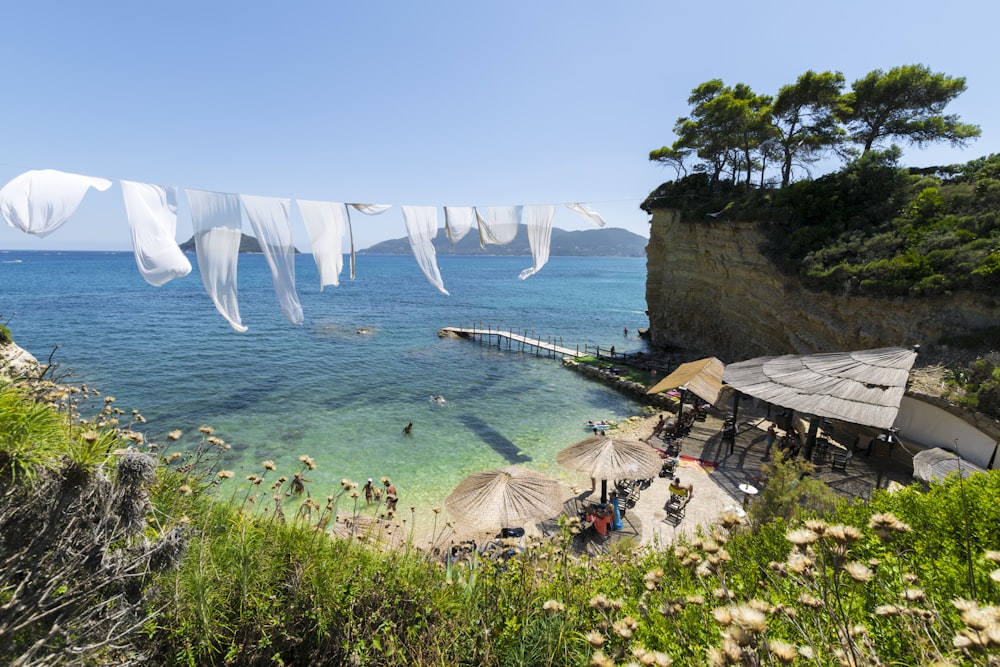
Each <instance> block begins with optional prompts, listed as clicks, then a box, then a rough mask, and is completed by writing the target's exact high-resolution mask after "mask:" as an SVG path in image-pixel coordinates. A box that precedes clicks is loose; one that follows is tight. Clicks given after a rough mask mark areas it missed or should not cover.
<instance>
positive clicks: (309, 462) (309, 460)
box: [299, 454, 316, 470]
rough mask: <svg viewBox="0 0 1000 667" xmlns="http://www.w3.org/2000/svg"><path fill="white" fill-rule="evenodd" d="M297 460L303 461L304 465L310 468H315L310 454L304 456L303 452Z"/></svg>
mask: <svg viewBox="0 0 1000 667" xmlns="http://www.w3.org/2000/svg"><path fill="white" fill-rule="evenodd" d="M299 461H302V463H305V464H306V467H307V468H309V469H310V470H315V469H316V462H315V461H314V460H313V458H312V457H311V456H306V455H305V454H303V455H302V456H300V457H299Z"/></svg>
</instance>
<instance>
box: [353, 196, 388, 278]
mask: <svg viewBox="0 0 1000 667" xmlns="http://www.w3.org/2000/svg"><path fill="white" fill-rule="evenodd" d="M348 206H350V207H351V208H353V209H354V210H355V211H361V212H362V213H364V214H365V215H378V214H379V213H385V212H386V211H388V210H389V209H390V208H392V206H391V205H389V204H348ZM351 225H352V223H351V211H350V210H348V211H347V234H348V236H349V237H350V239H351V280H354V228H353V227H352V226H351Z"/></svg>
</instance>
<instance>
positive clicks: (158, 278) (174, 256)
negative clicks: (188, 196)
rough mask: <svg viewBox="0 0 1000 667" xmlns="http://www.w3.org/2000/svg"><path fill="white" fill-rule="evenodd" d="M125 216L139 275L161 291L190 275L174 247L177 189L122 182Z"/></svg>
mask: <svg viewBox="0 0 1000 667" xmlns="http://www.w3.org/2000/svg"><path fill="white" fill-rule="evenodd" d="M121 186H122V197H123V198H124V199H125V214H126V215H127V216H128V224H129V227H131V229H132V250H133V251H134V252H135V264H136V266H138V267H139V273H140V274H141V275H142V277H143V278H144V279H145V281H146V282H147V283H149V284H150V285H155V286H157V287H160V286H161V285H164V284H166V283H168V282H170V281H171V280H173V279H174V278H182V277H184V276H186V275H187V274H189V273H191V262H189V261H188V258H187V257H185V256H184V253H183V252H182V251H181V248H180V246H178V245H177V239H176V234H177V188H175V187H173V186H163V185H152V184H149V183H135V182H133V181H121Z"/></svg>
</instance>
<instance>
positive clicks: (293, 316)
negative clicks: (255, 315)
mask: <svg viewBox="0 0 1000 667" xmlns="http://www.w3.org/2000/svg"><path fill="white" fill-rule="evenodd" d="M240 201H242V202H243V208H244V209H245V210H246V212H247V217H248V218H249V219H250V225H251V226H252V227H253V231H254V234H256V235H257V241H258V243H260V249H261V250H263V251H264V259H266V260H267V265H268V266H269V267H271V281H272V282H273V283H274V293H275V295H276V296H277V297H278V304H279V305H280V306H281V312H282V313H284V314H285V319H286V320H288V321H289V322H290V323H291V324H302V304H301V303H299V295H298V294H297V293H296V292H295V246H294V245H292V227H291V225H290V224H289V223H288V215H289V206H290V204H291V200H289V199H280V198H278V197H258V196H256V195H240Z"/></svg>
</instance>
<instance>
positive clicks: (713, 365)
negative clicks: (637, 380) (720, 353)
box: [646, 357, 725, 405]
mask: <svg viewBox="0 0 1000 667" xmlns="http://www.w3.org/2000/svg"><path fill="white" fill-rule="evenodd" d="M724 370H725V366H723V364H722V362H721V361H719V360H718V359H716V358H715V357H708V358H707V359H699V360H697V361H689V362H687V363H686V364H681V365H680V366H678V367H677V369H676V370H675V371H674V372H673V373H671V374H670V375H668V376H667V377H665V378H663V379H662V380H660V381H659V382H657V383H656V384H655V385H653V386H652V387H650V389H649V390H648V391H647V392H646V393H647V394H658V393H659V392H661V391H669V390H671V389H677V388H679V387H684V386H687V389H688V391H690V392H691V393H693V394H694V395H695V396H697V397H698V398H700V399H701V400H703V401H705V402H706V403H711V404H712V405H717V404H718V401H719V392H720V391H721V390H722V373H723V371H724Z"/></svg>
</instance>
